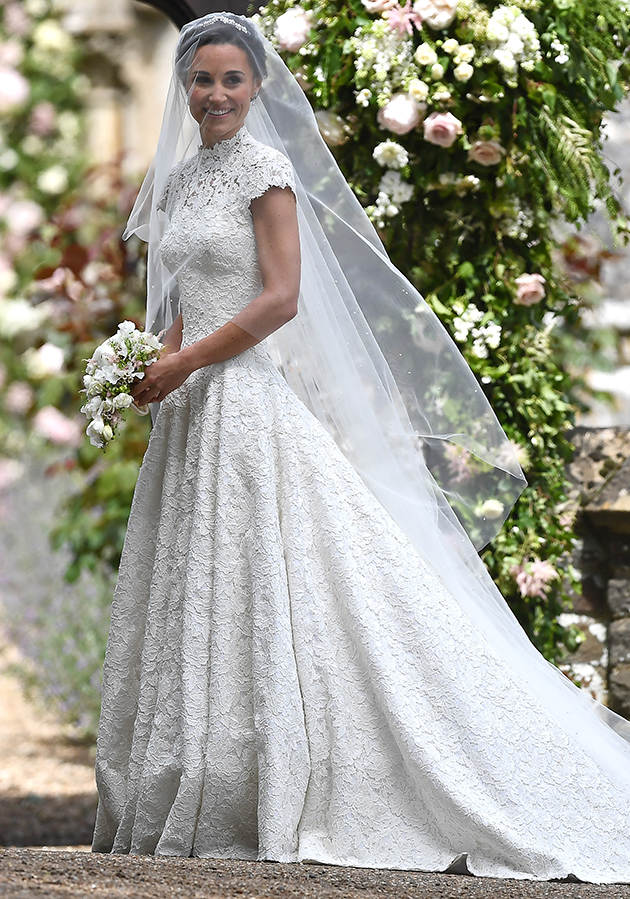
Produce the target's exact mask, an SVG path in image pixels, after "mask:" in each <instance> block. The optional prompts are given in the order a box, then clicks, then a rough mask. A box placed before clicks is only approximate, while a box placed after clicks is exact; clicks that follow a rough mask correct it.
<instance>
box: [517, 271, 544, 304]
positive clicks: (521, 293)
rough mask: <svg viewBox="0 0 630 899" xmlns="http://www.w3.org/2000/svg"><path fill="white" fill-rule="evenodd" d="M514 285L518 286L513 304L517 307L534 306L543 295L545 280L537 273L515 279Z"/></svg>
mask: <svg viewBox="0 0 630 899" xmlns="http://www.w3.org/2000/svg"><path fill="white" fill-rule="evenodd" d="M515 283H516V284H517V285H518V288H517V291H516V298H515V302H516V303H517V305H519V306H534V305H535V304H536V303H540V301H541V300H542V298H543V297H544V295H545V279H544V278H543V276H542V275H539V274H538V273H537V272H536V273H534V274H527V273H525V274H524V275H521V276H520V277H519V278H516V280H515Z"/></svg>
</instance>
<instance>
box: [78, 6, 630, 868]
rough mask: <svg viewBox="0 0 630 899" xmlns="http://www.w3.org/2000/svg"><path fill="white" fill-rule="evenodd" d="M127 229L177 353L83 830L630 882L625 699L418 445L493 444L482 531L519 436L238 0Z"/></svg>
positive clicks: (136, 848)
mask: <svg viewBox="0 0 630 899" xmlns="http://www.w3.org/2000/svg"><path fill="white" fill-rule="evenodd" d="M190 126H192V129H191V127H190ZM128 233H136V234H138V235H139V236H140V237H141V238H143V239H146V240H148V241H149V272H148V325H149V326H150V327H152V328H153V329H155V330H160V328H162V327H163V326H167V328H168V330H167V332H166V336H165V337H164V338H163V339H164V342H165V344H166V345H167V352H166V353H165V354H164V355H163V356H162V358H160V360H159V361H158V362H156V363H155V364H153V365H152V366H151V367H150V368H149V369H148V370H147V373H146V376H145V378H144V380H143V381H141V382H140V383H139V385H138V387H137V389H136V392H135V398H136V400H137V401H138V402H139V403H160V404H161V407H160V411H159V415H158V416H157V420H156V423H155V427H154V429H153V431H152V434H151V439H150V442H149V447H148V449H147V453H146V456H145V459H144V462H143V466H142V469H141V472H140V476H139V479H138V485H137V488H136V493H135V497H134V502H133V507H132V511H131V516H130V520H129V528H128V533H127V538H126V542H125V549H124V552H123V558H122V563H121V568H120V574H119V579H118V585H117V589H116V595H115V600H114V606H113V611H112V625H111V631H110V638H109V642H108V648H107V655H106V659H105V670H104V684H103V707H102V716H101V724H100V730H99V737H98V749H97V762H96V771H97V783H98V790H99V797H100V799H99V810H98V817H97V823H96V831H95V835H94V844H93V848H94V850H96V851H100V852H131V853H149V854H150V853H155V854H160V855H178V856H191V855H192V856H201V857H221V858H242V859H273V860H277V861H285V862H296V861H305V860H315V861H318V862H322V863H331V864H342V865H361V866H369V867H382V868H405V869H417V870H424V871H444V870H468V871H469V872H470V873H473V874H477V875H486V876H495V877H517V878H535V879H550V878H565V877H568V876H574V877H577V878H580V879H582V880H590V881H596V882H615V881H625V882H628V881H630V831H629V829H628V820H630V764H629V763H630V747H629V746H628V742H626V738H627V737H628V734H627V731H626V733H625V734H624V733H623V731H624V723H623V722H622V721H621V720H620V719H618V718H616V716H614V715H612V713H608V712H607V711H606V710H605V709H603V708H602V707H601V706H598V705H597V704H594V703H592V702H591V701H590V700H589V699H588V698H587V697H586V696H585V695H584V694H583V693H581V692H580V691H579V690H577V689H576V688H575V687H574V686H573V685H572V684H571V683H570V682H569V681H568V680H567V679H566V678H564V677H563V676H562V675H561V674H560V673H559V672H558V671H557V670H556V669H554V668H553V667H552V666H551V665H549V664H548V663H547V662H546V661H545V660H544V659H543V658H542V657H541V656H540V655H539V654H538V653H537V652H536V650H535V649H534V648H533V647H532V646H531V644H530V643H529V642H528V640H527V638H526V636H525V635H524V633H523V631H522V630H521V629H520V627H519V625H518V624H517V623H516V621H515V619H514V618H513V616H512V614H511V612H510V611H509V609H508V608H507V606H506V605H505V603H504V602H503V600H502V598H501V597H500V596H499V594H498V592H497V591H496V588H495V587H494V584H493V583H492V581H491V579H490V578H489V576H488V575H487V573H486V572H485V569H484V568H483V565H482V564H481V563H480V562H479V560H478V557H477V555H476V553H475V551H474V548H473V546H472V544H471V543H470V541H469V540H468V538H467V537H466V535H465V534H464V532H463V530H462V528H461V526H460V525H459V523H458V521H457V519H456V518H455V517H454V515H453V513H452V512H451V509H450V506H449V504H448V503H447V501H446V499H445V494H444V492H443V491H442V490H441V489H440V488H439V487H438V486H437V483H436V481H435V480H434V477H433V475H432V474H431V473H430V472H429V470H428V468H427V466H426V463H425V455H426V456H427V458H429V457H430V456H431V454H433V455H435V453H434V449H435V447H436V446H438V447H439V446H440V445H442V446H444V445H446V443H447V441H450V445H451V446H454V447H455V448H456V450H457V451H461V449H466V450H468V451H469V452H471V453H472V454H473V455H474V456H475V458H476V459H477V460H479V465H478V467H479V470H483V472H485V474H484V477H485V478H486V482H487V483H489V484H491V489H492V495H493V496H494V500H493V502H494V506H488V505H487V504H486V506H485V507H484V505H483V503H482V504H481V506H478V507H477V509H476V512H474V513H473V518H475V519H476V524H475V527H476V529H477V535H476V536H478V537H480V538H483V537H484V536H487V534H482V533H481V530H483V527H484V526H485V525H487V526H488V527H490V526H491V525H492V523H493V521H492V517H496V510H497V508H498V507H501V508H504V507H507V506H508V504H509V497H510V496H511V487H513V486H514V485H515V484H516V485H517V486H518V484H519V483H522V479H521V475H520V473H519V471H518V469H517V467H516V466H514V464H513V463H512V462H511V460H510V457H509V452H508V450H509V446H508V444H507V441H506V440H505V437H504V435H503V434H502V432H501V431H500V429H499V427H498V424H497V422H496V419H495V418H494V417H493V415H492V413H491V410H490V409H489V407H488V406H487V404H486V401H485V400H484V398H483V395H482V394H481V391H480V390H479V389H478V387H477V385H476V384H475V381H474V378H473V377H472V375H471V374H470V372H469V371H468V369H467V368H466V366H465V363H464V362H463V360H462V359H461V357H460V356H459V354H458V353H457V351H456V350H455V349H454V347H453V345H452V344H451V343H450V341H449V339H448V337H447V336H446V334H445V333H444V331H443V330H442V329H441V327H440V325H439V323H437V321H436V320H435V319H434V317H433V316H432V315H431V314H430V312H429V311H428V309H427V307H426V306H424V305H423V304H422V300H421V298H420V297H419V296H418V295H417V293H415V291H414V290H413V288H412V287H411V285H409V283H408V282H407V281H405V279H404V278H403V277H402V276H401V275H400V274H399V273H398V272H397V271H396V270H395V269H394V268H393V266H391V264H390V263H389V260H388V259H387V257H386V255H385V254H384V251H383V249H382V246H381V245H380V243H379V241H378V238H377V236H376V234H375V233H374V231H373V229H372V228H371V226H370V224H369V222H368V221H367V219H366V218H365V216H364V214H363V212H362V210H361V207H360V206H359V204H358V202H357V201H356V200H355V199H354V197H353V195H352V193H351V191H350V189H349V188H348V186H347V185H346V183H345V182H344V181H343V178H342V177H341V175H340V173H339V170H338V169H337V167H336V166H335V164H334V162H333V160H332V157H330V155H329V153H328V151H327V150H326V148H325V146H324V145H323V143H322V142H321V139H320V138H319V136H318V133H317V129H316V125H315V122H314V118H313V116H312V113H311V111H310V107H309V105H308V102H307V101H306V99H305V98H304V97H303V94H302V91H301V89H300V88H299V86H298V85H297V84H296V83H295V82H294V81H293V79H292V76H291V75H290V74H289V73H288V71H287V70H286V68H285V67H284V65H283V63H282V62H281V60H280V59H279V57H278V56H277V54H275V53H274V51H273V50H272V48H271V47H270V46H269V45H268V44H267V43H266V42H265V41H264V39H263V38H262V37H261V35H260V33H259V32H258V30H257V29H256V27H255V26H254V25H253V24H252V23H251V22H250V21H249V20H247V19H244V18H241V17H239V16H234V15H232V14H229V13H218V14H212V15H209V16H205V17H203V18H202V19H199V20H196V21H195V22H193V23H191V24H190V25H189V26H187V27H186V28H185V29H184V30H183V32H182V35H181V37H180V40H179V44H178V47H177V50H176V55H175V72H174V78H173V83H172V89H171V93H170V96H169V100H168V101H167V110H166V113H165V119H164V125H163V129H162V133H161V137H160V143H159V147H158V153H157V156H156V160H155V163H154V165H153V167H152V169H151V171H150V173H149V175H148V176H147V179H146V181H145V183H144V185H143V188H142V190H141V193H140V195H139V198H138V201H137V203H136V206H135V207H134V211H133V212H132V216H131V219H130V222H129V226H128ZM298 293H299V299H300V301H299V311H298V309H297V300H298ZM410 309H412V310H413V311H414V313H415V314H416V315H417V317H419V319H420V321H421V323H422V328H421V329H420V330H416V331H415V332H414V340H413V346H410V347H409V348H407V347H402V346H399V345H398V344H397V343H396V340H395V339H394V337H392V334H391V331H392V329H391V328H389V327H388V322H390V323H391V321H392V316H394V315H397V316H398V317H400V315H403V317H404V315H405V313H406V311H408V310H410ZM296 312H297V313H298V314H297V315H296ZM370 325H371V326H372V327H370ZM410 343H411V342H410ZM413 353H416V354H418V356H417V359H419V360H420V362H421V363H422V364H419V365H416V364H414V366H413V368H412V365H411V362H410V359H411V356H410V355H409V354H413ZM412 370H413V371H414V372H417V373H418V374H417V375H416V374H414V377H413V378H410V377H409V376H408V372H409V371H412ZM493 466H494V470H495V471H496V472H497V478H496V479H495V480H491V479H489V478H488V476H487V473H488V472H489V471H491V469H492V467H493ZM446 486H447V488H448V485H446ZM455 499H456V500H457V501H458V502H459V503H460V505H462V504H463V505H465V504H466V502H468V503H469V505H470V497H468V498H467V497H465V496H463V495H461V493H460V495H459V496H458V497H456V498H455ZM484 508H485V509H486V510H489V509H492V516H490V515H489V514H488V515H484Z"/></svg>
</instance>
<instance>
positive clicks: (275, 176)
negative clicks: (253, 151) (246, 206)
mask: <svg viewBox="0 0 630 899" xmlns="http://www.w3.org/2000/svg"><path fill="white" fill-rule="evenodd" d="M243 187H244V189H245V194H246V197H247V199H248V200H249V201H250V202H251V200H255V199H256V198H257V197H262V195H263V194H264V193H266V191H268V190H269V188H270V187H290V188H291V190H292V191H293V192H294V193H295V174H294V172H293V166H292V165H291V162H290V161H289V160H288V159H287V157H286V156H284V155H283V154H282V153H280V152H279V151H278V150H274V149H272V148H271V147H266V148H265V152H264V153H261V154H260V156H259V157H258V158H257V159H256V160H254V161H253V163H252V165H251V167H250V169H249V171H248V172H247V178H246V183H245V184H244V185H243Z"/></svg>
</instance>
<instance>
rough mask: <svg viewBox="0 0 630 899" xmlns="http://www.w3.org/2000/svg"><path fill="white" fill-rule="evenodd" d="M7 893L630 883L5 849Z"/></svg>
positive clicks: (327, 898) (2, 890) (553, 887)
mask: <svg viewBox="0 0 630 899" xmlns="http://www.w3.org/2000/svg"><path fill="white" fill-rule="evenodd" d="M0 896H2V899H31V897H33V899H35V897H37V899H83V897H85V896H96V897H107V899H165V897H177V896H182V897H186V899H233V897H234V899H236V897H238V899H298V897H300V899H367V897H372V896H374V897H379V899H630V886H595V885H592V884H581V883H532V882H530V881H515V880H491V879H488V878H474V877H465V876H462V875H458V874H417V873H410V872H408V871H372V870H366V869H363V868H333V867H329V866H323V865H281V864H276V863H272V862H235V861H219V860H208V859H181V858H177V859H172V858H168V859H167V858H147V857H137V856H120V855H114V856H112V855H96V854H91V853H89V852H77V851H74V852H70V851H67V852H66V851H52V850H39V849H4V850H0Z"/></svg>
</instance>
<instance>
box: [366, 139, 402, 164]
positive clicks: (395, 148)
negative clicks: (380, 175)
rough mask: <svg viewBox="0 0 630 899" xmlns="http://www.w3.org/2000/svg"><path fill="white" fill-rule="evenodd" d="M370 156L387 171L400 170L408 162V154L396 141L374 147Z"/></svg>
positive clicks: (384, 142) (388, 141)
mask: <svg viewBox="0 0 630 899" xmlns="http://www.w3.org/2000/svg"><path fill="white" fill-rule="evenodd" d="M372 156H373V157H374V159H375V160H376V161H377V162H378V164H379V165H382V166H383V168H387V169H402V168H403V166H405V165H407V163H408V162H409V154H408V153H407V151H406V150H405V148H404V147H401V146H400V144H397V143H396V141H393V140H386V141H383V143H382V144H378V145H377V146H376V147H374V150H373V152H372Z"/></svg>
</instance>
